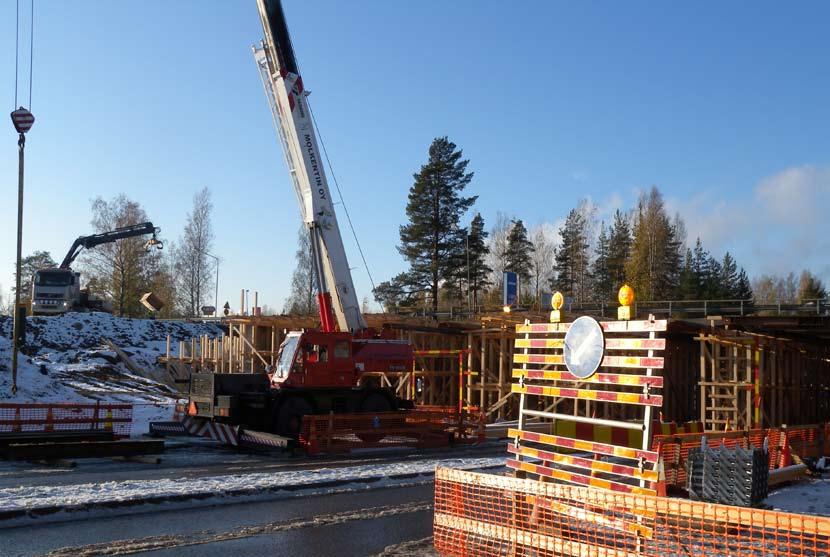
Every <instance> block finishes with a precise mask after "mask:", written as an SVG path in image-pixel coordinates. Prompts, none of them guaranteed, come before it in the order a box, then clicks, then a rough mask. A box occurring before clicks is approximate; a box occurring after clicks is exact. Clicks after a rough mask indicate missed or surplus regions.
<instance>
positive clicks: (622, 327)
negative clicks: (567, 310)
mask: <svg viewBox="0 0 830 557" xmlns="http://www.w3.org/2000/svg"><path fill="white" fill-rule="evenodd" d="M599 324H600V326H601V327H602V329H603V330H604V331H606V332H609V333H648V332H650V331H665V330H666V329H667V328H668V320H666V319H656V320H654V321H600V322H599ZM570 326H571V324H570V323H529V324H525V325H516V333H519V334H524V333H565V332H567V331H568V329H569V328H570Z"/></svg>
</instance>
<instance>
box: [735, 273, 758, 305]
mask: <svg viewBox="0 0 830 557" xmlns="http://www.w3.org/2000/svg"><path fill="white" fill-rule="evenodd" d="M736 284H737V288H736V290H735V298H737V299H738V300H752V298H753V297H754V296H753V294H752V285H751V284H750V282H749V277H748V276H746V271H744V268H743V267H741V270H740V271H738V281H737V283H736Z"/></svg>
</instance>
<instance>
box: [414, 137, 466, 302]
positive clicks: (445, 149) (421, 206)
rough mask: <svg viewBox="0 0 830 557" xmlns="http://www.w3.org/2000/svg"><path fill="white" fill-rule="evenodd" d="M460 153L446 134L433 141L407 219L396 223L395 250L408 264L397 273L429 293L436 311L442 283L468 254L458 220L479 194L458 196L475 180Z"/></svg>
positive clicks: (416, 184) (415, 185)
mask: <svg viewBox="0 0 830 557" xmlns="http://www.w3.org/2000/svg"><path fill="white" fill-rule="evenodd" d="M461 157H462V151H461V150H460V149H457V147H456V145H455V143H453V142H451V141H450V140H449V139H447V138H446V137H439V138H436V139H435V140H434V141H433V142H432V145H430V147H429V160H428V161H427V163H426V164H424V165H423V166H422V167H421V170H420V171H419V172H418V173H417V174H415V175H414V179H415V181H414V183H413V184H412V187H411V188H410V189H409V200H408V203H407V205H406V215H407V217H408V218H409V224H406V225H403V226H401V228H400V237H401V243H400V245H399V246H398V251H399V252H400V253H401V255H403V256H404V257H405V258H406V260H407V261H408V262H409V267H410V268H409V271H408V272H407V273H405V274H404V275H403V276H401V277H400V278H401V280H402V281H403V283H404V286H406V287H407V288H408V289H409V290H410V291H412V290H426V291H428V292H429V294H430V301H431V305H432V311H433V312H437V311H438V294H439V292H438V290H439V287H440V285H441V283H442V282H443V281H445V280H453V279H454V278H457V277H458V269H459V267H460V266H461V262H462V261H464V260H465V259H466V254H465V238H464V236H465V234H466V230H464V229H463V228H460V227H459V226H458V223H459V221H460V219H461V216H462V215H463V214H464V213H465V212H466V211H467V209H469V208H470V207H471V206H472V205H473V203H475V200H476V199H477V197H476V196H473V197H462V196H461V193H462V192H463V191H464V188H465V187H467V185H468V184H469V183H470V181H471V180H472V179H473V173H472V172H467V165H468V164H469V161H468V160H466V159H462V158H461Z"/></svg>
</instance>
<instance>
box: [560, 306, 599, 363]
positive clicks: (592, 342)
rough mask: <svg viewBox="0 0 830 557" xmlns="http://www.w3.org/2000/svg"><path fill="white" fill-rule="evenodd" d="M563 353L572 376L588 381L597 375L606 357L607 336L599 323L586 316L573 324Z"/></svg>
mask: <svg viewBox="0 0 830 557" xmlns="http://www.w3.org/2000/svg"><path fill="white" fill-rule="evenodd" d="M563 352H564V354H563V355H564V359H565V367H567V368H568V371H570V372H571V374H573V375H575V376H576V377H579V378H580V379H587V378H589V377H591V376H592V375H593V374H594V373H596V372H597V369H599V366H600V364H601V363H602V357H603V356H604V355H605V335H604V334H603V332H602V325H600V324H599V321H597V320H596V319H594V318H593V317H588V316H587V315H585V316H582V317H579V318H577V319H576V320H575V321H574V322H573V323H571V326H570V328H568V332H567V333H565V349H564V351H563Z"/></svg>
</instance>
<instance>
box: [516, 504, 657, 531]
mask: <svg viewBox="0 0 830 557" xmlns="http://www.w3.org/2000/svg"><path fill="white" fill-rule="evenodd" d="M526 500H527V502H528V503H529V504H531V505H536V506H537V507H540V508H543V509H546V510H551V511H553V512H556V513H559V514H561V515H565V516H569V517H571V518H576V519H577V520H581V521H584V522H590V523H592V524H599V525H600V526H605V527H606V528H611V529H613V530H619V531H621V532H626V533H629V534H635V535H639V536H641V537H644V538H646V539H649V540H650V539H653V538H654V529H653V528H650V527H648V526H643V525H642V524H641V523H639V522H628V521H627V520H621V519H618V518H614V517H610V516H605V515H603V514H600V513H596V512H593V511H589V510H586V509H584V508H582V507H578V506H575V505H566V504H564V503H561V502H558V501H553V500H551V499H547V498H545V497H534V496H532V495H531V496H529V497H526ZM614 510H617V509H614ZM632 510H633V511H634V513H632V514H636V509H632ZM638 519H639V517H636V518H634V520H638ZM652 520H653V517H652Z"/></svg>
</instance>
